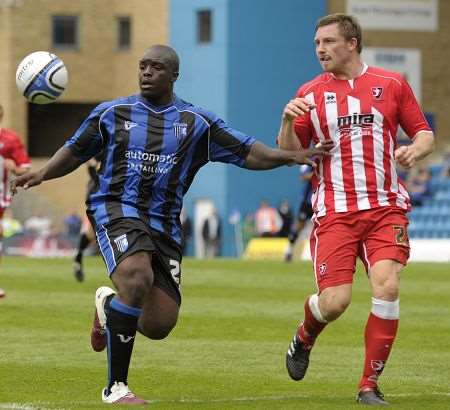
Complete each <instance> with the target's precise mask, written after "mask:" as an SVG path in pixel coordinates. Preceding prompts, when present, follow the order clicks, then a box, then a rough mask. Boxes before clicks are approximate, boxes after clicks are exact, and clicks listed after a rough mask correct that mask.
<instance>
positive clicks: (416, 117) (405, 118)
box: [399, 77, 431, 138]
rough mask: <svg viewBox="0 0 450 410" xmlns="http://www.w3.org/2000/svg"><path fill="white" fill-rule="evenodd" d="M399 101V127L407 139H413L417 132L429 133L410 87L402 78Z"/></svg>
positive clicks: (427, 125)
mask: <svg viewBox="0 0 450 410" xmlns="http://www.w3.org/2000/svg"><path fill="white" fill-rule="evenodd" d="M399 99H400V103H399V105H400V126H401V127H402V128H403V130H404V131H405V132H406V134H407V135H408V136H409V138H413V137H414V136H415V135H416V134H417V133H418V132H419V131H431V128H430V125H429V124H428V122H427V120H426V118H425V115H424V114H423V112H422V110H421V109H420V106H419V103H418V102H417V100H416V97H415V96H414V93H413V91H412V89H411V87H410V86H409V84H408V83H407V81H406V80H405V79H404V78H403V77H402V78H401V89H400V96H399Z"/></svg>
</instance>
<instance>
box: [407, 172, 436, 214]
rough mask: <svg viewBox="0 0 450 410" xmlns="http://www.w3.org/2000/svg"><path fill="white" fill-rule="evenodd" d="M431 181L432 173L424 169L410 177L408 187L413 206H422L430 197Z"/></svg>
mask: <svg viewBox="0 0 450 410" xmlns="http://www.w3.org/2000/svg"><path fill="white" fill-rule="evenodd" d="M430 181H431V173H430V171H429V170H428V169H427V168H424V167H421V168H419V169H418V171H417V173H416V174H411V175H410V176H409V178H408V180H407V187H408V192H409V197H410V198H411V204H412V205H413V206H422V205H423V201H424V199H425V198H427V197H429V196H430Z"/></svg>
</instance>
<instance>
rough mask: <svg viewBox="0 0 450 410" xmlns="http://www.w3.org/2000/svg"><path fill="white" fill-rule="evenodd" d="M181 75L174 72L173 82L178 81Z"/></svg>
mask: <svg viewBox="0 0 450 410" xmlns="http://www.w3.org/2000/svg"><path fill="white" fill-rule="evenodd" d="M179 75H180V73H179V72H178V70H177V71H172V82H173V83H174V82H175V81H177V80H178V76H179Z"/></svg>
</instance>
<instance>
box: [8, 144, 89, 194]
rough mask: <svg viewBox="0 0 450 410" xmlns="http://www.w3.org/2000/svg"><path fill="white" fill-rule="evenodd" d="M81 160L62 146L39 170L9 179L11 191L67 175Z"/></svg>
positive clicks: (15, 191)
mask: <svg viewBox="0 0 450 410" xmlns="http://www.w3.org/2000/svg"><path fill="white" fill-rule="evenodd" d="M80 164H81V161H80V160H79V159H78V158H77V157H75V156H74V155H73V154H72V151H70V149H69V148H66V147H62V148H60V149H59V150H58V151H56V153H55V154H54V155H53V157H51V158H50V159H49V161H48V162H47V163H46V164H45V165H44V166H43V167H42V168H41V169H40V170H39V171H34V172H33V171H29V172H27V173H26V174H24V175H21V176H18V177H17V178H14V179H13V180H12V181H11V192H12V193H13V194H16V193H17V188H18V187H22V188H24V189H28V188H31V187H33V186H36V185H39V184H41V183H42V182H43V181H47V180H49V179H54V178H59V177H62V176H64V175H67V174H69V173H71V172H72V171H74V170H75V169H76V168H78V167H79V166H80Z"/></svg>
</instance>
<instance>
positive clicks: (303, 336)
mask: <svg viewBox="0 0 450 410" xmlns="http://www.w3.org/2000/svg"><path fill="white" fill-rule="evenodd" d="M309 299H310V298H309V297H308V299H306V302H305V320H304V321H303V322H302V323H301V324H300V326H299V328H298V330H297V335H298V337H299V338H300V340H301V341H302V342H303V344H305V345H306V347H312V346H313V345H314V342H315V341H316V337H317V336H319V334H320V332H322V330H323V329H324V327H325V326H326V325H327V324H328V323H326V322H325V323H324V322H319V321H318V320H317V319H316V318H315V317H314V315H313V313H312V311H311V308H310V307H309Z"/></svg>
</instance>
